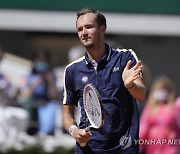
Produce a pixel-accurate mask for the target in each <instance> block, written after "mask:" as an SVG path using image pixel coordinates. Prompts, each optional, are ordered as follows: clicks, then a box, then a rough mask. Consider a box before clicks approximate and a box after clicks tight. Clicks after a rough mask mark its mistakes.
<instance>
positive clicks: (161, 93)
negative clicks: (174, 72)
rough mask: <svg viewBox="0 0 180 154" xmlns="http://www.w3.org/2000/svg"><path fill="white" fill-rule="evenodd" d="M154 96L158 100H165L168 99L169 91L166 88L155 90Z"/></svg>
mask: <svg viewBox="0 0 180 154" xmlns="http://www.w3.org/2000/svg"><path fill="white" fill-rule="evenodd" d="M153 95H154V98H155V100H156V101H161V102H164V101H166V100H167V97H168V91H167V90H166V89H163V90H155V91H154V93H153Z"/></svg>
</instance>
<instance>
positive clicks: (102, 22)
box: [77, 8, 107, 27]
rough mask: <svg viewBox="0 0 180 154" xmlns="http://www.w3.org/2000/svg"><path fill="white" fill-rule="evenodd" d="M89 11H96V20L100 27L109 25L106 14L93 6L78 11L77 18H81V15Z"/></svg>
mask: <svg viewBox="0 0 180 154" xmlns="http://www.w3.org/2000/svg"><path fill="white" fill-rule="evenodd" d="M87 13H94V14H95V15H96V19H95V20H96V22H97V24H98V26H99V27H100V26H102V25H104V26H105V27H107V24H106V18H105V16H104V15H103V14H102V13H101V12H100V11H97V10H95V9H92V8H83V9H81V10H80V11H78V12H77V20H78V19H79V17H80V16H82V15H84V14H87Z"/></svg>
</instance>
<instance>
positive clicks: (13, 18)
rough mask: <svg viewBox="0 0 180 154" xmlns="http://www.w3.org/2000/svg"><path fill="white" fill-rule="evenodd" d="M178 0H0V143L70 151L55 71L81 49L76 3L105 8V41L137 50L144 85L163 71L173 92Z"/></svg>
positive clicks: (179, 72) (179, 82)
mask: <svg viewBox="0 0 180 154" xmlns="http://www.w3.org/2000/svg"><path fill="white" fill-rule="evenodd" d="M179 6H180V1H178V0H171V1H168V0H156V1H143V0H134V1H124V0H118V1H116V0H111V1H103V2H102V1H100V0H97V1H96V2H94V1H92V0H89V1H83V0H78V1H73V0H69V1H65V0H61V1H59V0H53V1H52V0H51V1H50V0H31V1H28V0H5V1H4V0H2V1H0V51H1V52H0V89H1V90H0V92H1V96H0V102H1V105H0V106H1V109H0V115H4V117H3V116H2V117H1V118H2V119H0V127H1V128H0V135H1V137H0V138H1V139H0V151H1V152H2V153H5V152H7V151H9V152H10V151H11V152H13V150H14V149H15V150H14V153H15V152H16V150H17V151H18V152H19V153H20V152H22V151H23V150H26V153H28V150H29V151H30V150H31V149H30V147H32V149H33V150H34V152H33V153H36V152H37V153H56V152H59V153H61V154H63V153H73V148H74V144H75V142H74V140H73V139H71V137H70V136H69V135H68V134H66V133H65V132H64V130H63V128H62V123H61V101H62V84H63V79H62V78H63V71H64V66H65V65H66V64H68V63H69V62H70V61H72V60H73V59H76V58H78V56H81V55H82V52H81V53H76V52H77V51H82V50H83V48H82V47H81V45H80V42H79V40H78V36H77V33H76V28H75V22H76V12H77V11H78V10H79V9H81V8H83V7H93V8H95V9H98V10H100V11H101V12H103V13H104V14H105V16H106V19H107V35H106V41H107V42H108V43H109V44H111V45H112V46H114V47H119V48H132V49H133V50H134V51H135V52H136V54H137V55H138V57H139V59H141V60H142V62H143V63H144V81H145V84H146V85H147V88H148V92H149V91H150V87H151V83H152V81H153V80H154V79H155V78H156V77H157V76H159V75H165V76H167V77H168V78H170V80H172V82H173V83H174V85H175V91H176V96H179V95H180V69H179V66H180V60H179V59H180V7H179ZM72 52H73V53H76V54H74V55H73V54H72ZM75 56H76V57H75ZM37 89H38V90H37ZM47 89H48V90H47ZM8 107H9V108H8ZM143 108H144V105H139V109H140V113H141V112H142V110H143ZM19 110H21V111H19ZM20 112H21V114H19V113H20ZM12 113H14V114H12ZM6 114H7V115H6ZM47 115H48V116H47ZM47 117H50V118H47ZM13 118H14V119H13ZM77 118H78V115H77ZM18 120H19V121H18ZM22 121H24V123H23V122H22ZM49 123H51V124H50V126H49ZM20 124H22V126H19V125H20ZM17 125H18V126H19V127H20V128H17ZM47 125H48V126H47ZM8 138H9V140H8ZM12 138H13V140H12ZM5 140H6V142H5ZM10 141H11V142H10ZM13 141H14V142H13ZM47 145H48V146H47ZM39 148H40V149H41V150H39ZM35 149H36V150H35ZM35 151H36V152H35Z"/></svg>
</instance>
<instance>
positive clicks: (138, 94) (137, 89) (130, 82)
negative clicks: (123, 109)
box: [122, 60, 146, 101]
mask: <svg viewBox="0 0 180 154" xmlns="http://www.w3.org/2000/svg"><path fill="white" fill-rule="evenodd" d="M130 64H131V60H129V61H128V63H127V65H126V67H125V68H124V71H123V74H122V78H123V81H124V85H125V86H126V88H127V89H128V90H129V92H130V94H131V95H132V96H133V97H134V98H135V99H137V100H139V101H144V100H145V98H146V87H145V85H144V83H143V80H142V78H141V77H140V72H141V71H142V68H143V66H142V64H141V61H138V62H137V64H136V65H135V66H134V67H132V68H130Z"/></svg>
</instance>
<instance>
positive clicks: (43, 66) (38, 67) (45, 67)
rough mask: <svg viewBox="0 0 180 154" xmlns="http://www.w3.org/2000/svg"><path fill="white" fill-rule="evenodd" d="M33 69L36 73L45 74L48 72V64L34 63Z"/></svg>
mask: <svg viewBox="0 0 180 154" xmlns="http://www.w3.org/2000/svg"><path fill="white" fill-rule="evenodd" d="M34 67H35V69H36V70H37V71H38V72H46V71H47V70H48V64H47V63H46V62H43V61H36V62H35V64H34Z"/></svg>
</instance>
